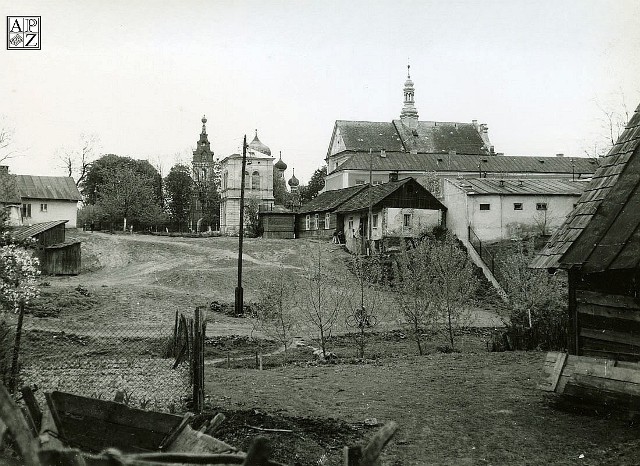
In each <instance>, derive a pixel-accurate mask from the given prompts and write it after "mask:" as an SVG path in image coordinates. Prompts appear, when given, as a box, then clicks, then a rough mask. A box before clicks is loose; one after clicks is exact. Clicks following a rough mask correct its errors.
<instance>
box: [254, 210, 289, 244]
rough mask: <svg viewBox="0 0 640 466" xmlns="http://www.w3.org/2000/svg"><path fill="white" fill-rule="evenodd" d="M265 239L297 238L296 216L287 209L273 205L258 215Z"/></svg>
mask: <svg viewBox="0 0 640 466" xmlns="http://www.w3.org/2000/svg"><path fill="white" fill-rule="evenodd" d="M258 216H259V219H260V226H261V229H262V237H263V238H276V239H292V238H295V237H296V236H295V223H296V214H295V212H292V211H290V210H289V209H287V208H286V207H283V206H280V205H273V206H271V208H270V209H268V210H260V212H259V213H258Z"/></svg>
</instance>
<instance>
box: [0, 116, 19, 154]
mask: <svg viewBox="0 0 640 466" xmlns="http://www.w3.org/2000/svg"><path fill="white" fill-rule="evenodd" d="M14 135H15V130H14V129H13V128H11V127H10V126H9V124H8V123H7V118H6V117H5V116H2V115H0V163H2V162H4V161H5V160H7V159H11V158H13V157H17V156H18V155H19V153H20V151H19V150H18V149H16V147H15V144H14Z"/></svg>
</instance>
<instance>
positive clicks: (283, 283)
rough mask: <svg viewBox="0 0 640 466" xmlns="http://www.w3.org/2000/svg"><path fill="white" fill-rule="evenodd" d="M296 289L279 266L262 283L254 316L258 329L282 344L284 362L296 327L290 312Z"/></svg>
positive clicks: (293, 304)
mask: <svg viewBox="0 0 640 466" xmlns="http://www.w3.org/2000/svg"><path fill="white" fill-rule="evenodd" d="M296 291H297V290H296V285H295V282H292V281H291V280H290V278H289V276H287V274H286V273H285V270H284V268H282V267H281V268H280V269H278V271H277V272H276V273H275V275H274V276H272V278H270V279H267V280H266V282H265V283H264V287H263V288H262V292H261V294H260V297H259V299H258V304H257V315H256V317H257V319H258V322H259V323H260V329H261V330H262V332H263V333H264V334H265V335H267V336H269V337H271V338H273V339H274V340H276V341H277V342H278V343H280V344H281V345H282V346H283V348H284V362H285V363H286V362H287V350H288V348H289V344H290V343H291V341H292V340H293V338H292V336H293V331H294V329H295V328H296V321H295V314H294V313H293V312H292V310H293V309H294V308H295V299H296Z"/></svg>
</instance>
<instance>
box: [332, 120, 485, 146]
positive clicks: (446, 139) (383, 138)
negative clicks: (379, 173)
mask: <svg viewBox="0 0 640 466" xmlns="http://www.w3.org/2000/svg"><path fill="white" fill-rule="evenodd" d="M336 127H337V128H338V130H339V131H340V135H341V136H342V139H343V141H344V144H345V150H348V151H367V152H368V151H369V149H373V150H374V151H380V149H384V150H387V151H396V152H411V151H417V152H419V153H441V152H443V151H444V152H449V151H456V152H457V153H460V154H488V152H489V149H488V148H487V147H485V146H484V142H483V141H482V137H481V136H480V133H478V129H477V128H476V127H475V125H474V124H472V123H445V122H437V121H420V122H418V127H417V128H416V130H415V133H414V132H413V130H412V129H410V128H409V127H407V126H405V125H404V124H403V122H402V120H394V121H393V122H377V121H345V120H338V121H336Z"/></svg>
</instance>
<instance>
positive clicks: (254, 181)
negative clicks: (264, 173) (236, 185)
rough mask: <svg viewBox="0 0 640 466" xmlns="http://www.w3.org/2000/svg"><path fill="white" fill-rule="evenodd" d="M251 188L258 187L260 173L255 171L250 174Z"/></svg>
mask: <svg viewBox="0 0 640 466" xmlns="http://www.w3.org/2000/svg"><path fill="white" fill-rule="evenodd" d="M251 189H260V173H258V172H257V171H255V172H253V173H252V174H251Z"/></svg>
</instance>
